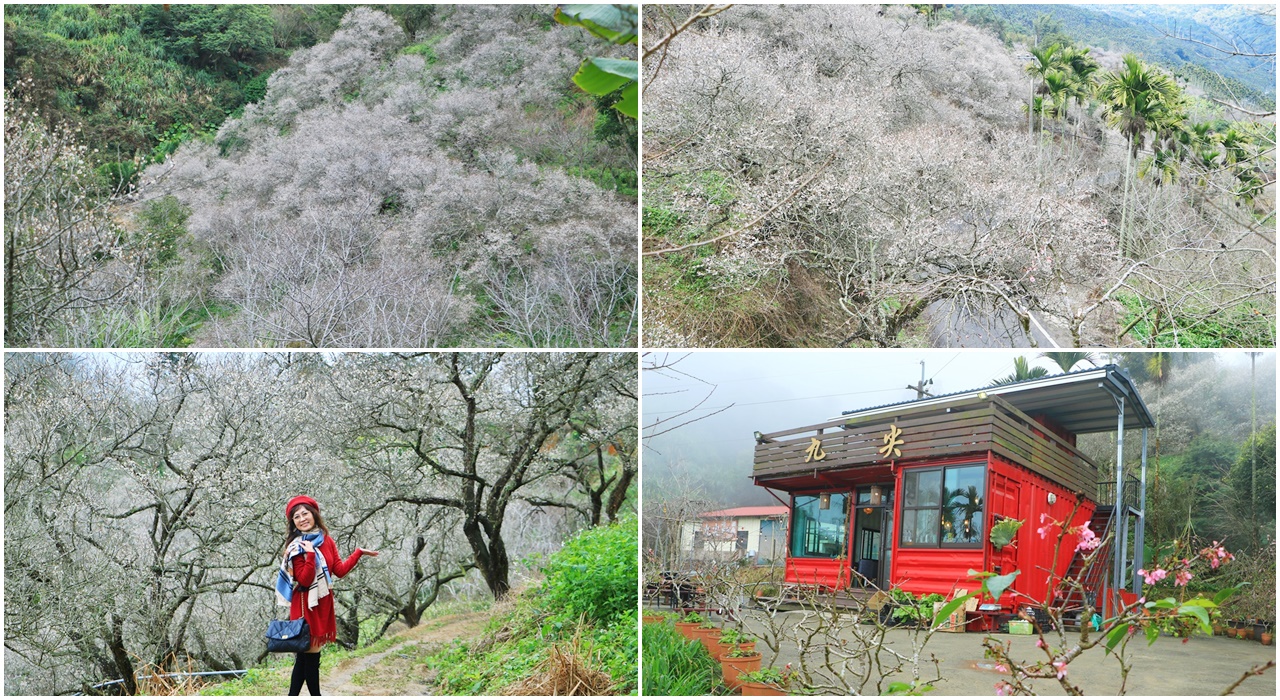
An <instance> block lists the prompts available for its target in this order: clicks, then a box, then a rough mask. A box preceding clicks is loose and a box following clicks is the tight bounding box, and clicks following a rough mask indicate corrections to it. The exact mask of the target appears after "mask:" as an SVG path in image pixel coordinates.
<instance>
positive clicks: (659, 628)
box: [644, 625, 725, 695]
mask: <svg viewBox="0 0 1280 700" xmlns="http://www.w3.org/2000/svg"><path fill="white" fill-rule="evenodd" d="M724 693H725V688H724V684H723V683H722V682H721V677H720V664H719V663H717V662H716V660H715V659H713V658H711V655H710V654H708V653H707V650H706V648H704V647H703V646H702V644H700V643H698V642H695V641H690V640H687V639H685V638H684V637H683V636H681V635H680V634H679V633H678V632H676V631H675V630H674V629H672V628H671V627H668V626H666V625H648V626H646V627H645V628H644V694H645V695H722V694H724Z"/></svg>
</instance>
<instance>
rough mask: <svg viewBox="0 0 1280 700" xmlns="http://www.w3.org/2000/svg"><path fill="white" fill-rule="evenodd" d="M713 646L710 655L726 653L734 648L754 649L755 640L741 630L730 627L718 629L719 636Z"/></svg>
mask: <svg viewBox="0 0 1280 700" xmlns="http://www.w3.org/2000/svg"><path fill="white" fill-rule="evenodd" d="M715 646H716V648H715V650H714V651H712V653H711V655H712V656H718V655H720V654H725V653H728V652H730V651H732V650H733V649H735V648H737V649H747V650H748V651H749V650H751V649H755V648H756V640H755V638H754V637H749V636H747V635H745V634H743V633H742V630H739V629H735V628H732V627H730V628H728V629H723V630H720V638H719V640H718V641H717V642H715Z"/></svg>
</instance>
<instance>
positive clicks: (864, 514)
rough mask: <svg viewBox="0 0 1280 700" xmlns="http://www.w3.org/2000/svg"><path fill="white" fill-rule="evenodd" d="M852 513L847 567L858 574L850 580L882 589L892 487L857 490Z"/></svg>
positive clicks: (888, 545) (890, 525)
mask: <svg viewBox="0 0 1280 700" xmlns="http://www.w3.org/2000/svg"><path fill="white" fill-rule="evenodd" d="M853 513H854V515H853V536H854V540H853V561H852V562H851V566H852V568H853V570H854V571H855V572H857V573H858V574H859V576H855V577H854V581H855V582H857V583H859V584H861V585H864V586H865V585H868V583H869V584H870V585H874V586H875V587H877V588H880V589H886V588H887V586H886V583H887V582H888V578H889V558H890V555H891V552H892V550H893V488H892V487H891V486H889V485H877V486H867V487H861V488H859V489H858V490H857V496H856V498H855V501H854V506H853ZM864 579H865V580H864Z"/></svg>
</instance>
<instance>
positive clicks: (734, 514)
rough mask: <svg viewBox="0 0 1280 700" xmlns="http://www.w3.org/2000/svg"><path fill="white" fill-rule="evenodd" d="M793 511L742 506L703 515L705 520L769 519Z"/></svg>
mask: <svg viewBox="0 0 1280 700" xmlns="http://www.w3.org/2000/svg"><path fill="white" fill-rule="evenodd" d="M790 512H791V509H790V508H788V507H786V506H742V507H739V508H728V509H725V510H713V511H710V512H708V513H703V514H702V517H704V518H769V517H773V516H776V515H786V514H788V513H790Z"/></svg>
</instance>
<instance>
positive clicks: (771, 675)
mask: <svg viewBox="0 0 1280 700" xmlns="http://www.w3.org/2000/svg"><path fill="white" fill-rule="evenodd" d="M794 677H795V672H793V671H792V670H791V664H787V667H786V668H785V669H784V670H782V671H779V670H778V669H776V668H772V667H770V668H762V669H760V670H758V671H751V672H750V673H743V674H741V675H739V676H738V682H739V683H741V687H742V694H743V695H744V696H746V695H786V694H787V687H788V686H790V685H791V679H792V678H794Z"/></svg>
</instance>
